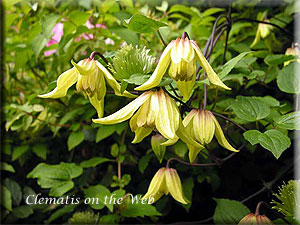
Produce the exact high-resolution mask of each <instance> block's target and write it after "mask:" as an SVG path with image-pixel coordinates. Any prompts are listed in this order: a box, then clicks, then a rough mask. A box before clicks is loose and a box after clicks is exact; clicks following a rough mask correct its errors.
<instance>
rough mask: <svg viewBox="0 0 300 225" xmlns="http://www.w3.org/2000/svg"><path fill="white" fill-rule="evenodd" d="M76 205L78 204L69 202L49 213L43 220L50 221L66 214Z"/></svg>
mask: <svg viewBox="0 0 300 225" xmlns="http://www.w3.org/2000/svg"><path fill="white" fill-rule="evenodd" d="M76 206H78V205H77V204H69V205H66V206H64V207H63V208H60V209H58V210H56V211H55V212H54V213H52V214H51V216H50V217H49V218H48V219H47V220H45V223H46V224H49V223H51V222H52V221H54V220H56V219H58V218H60V217H62V216H64V215H66V214H68V213H71V212H73V211H74V209H75V208H76Z"/></svg>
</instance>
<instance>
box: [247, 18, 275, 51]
mask: <svg viewBox="0 0 300 225" xmlns="http://www.w3.org/2000/svg"><path fill="white" fill-rule="evenodd" d="M264 22H270V20H268V19H264ZM272 29H273V27H272V26H271V25H269V24H265V23H259V24H258V27H257V31H256V35H255V38H254V40H253V42H252V44H251V45H250V48H253V46H254V45H256V44H257V43H258V42H259V41H260V39H261V38H262V39H265V38H266V37H267V36H268V35H269V34H270V32H271V30H272Z"/></svg>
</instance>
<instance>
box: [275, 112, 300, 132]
mask: <svg viewBox="0 0 300 225" xmlns="http://www.w3.org/2000/svg"><path fill="white" fill-rule="evenodd" d="M274 121H275V123H276V126H278V127H280V128H283V129H288V130H300V111H297V112H291V113H288V114H286V115H282V116H279V117H275V118H274Z"/></svg>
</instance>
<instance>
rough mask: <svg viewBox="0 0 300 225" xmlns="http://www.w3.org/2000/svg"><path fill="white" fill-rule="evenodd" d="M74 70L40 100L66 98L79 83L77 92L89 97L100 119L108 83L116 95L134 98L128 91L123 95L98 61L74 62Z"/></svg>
mask: <svg viewBox="0 0 300 225" xmlns="http://www.w3.org/2000/svg"><path fill="white" fill-rule="evenodd" d="M72 64H73V66H74V67H73V68H72V69H69V70H67V71H65V72H64V73H62V74H61V75H60V76H59V77H58V79H57V87H56V88H55V89H54V90H52V91H51V92H49V93H47V94H43V95H39V97H40V98H61V97H64V96H66V94H67V91H68V89H69V88H70V87H71V86H72V85H73V84H75V83H76V82H77V84H76V89H77V91H82V92H83V93H84V94H85V95H87V96H88V98H89V100H90V102H91V104H92V105H93V107H94V108H95V109H96V110H97V113H98V117H102V116H103V112H104V97H105V94H106V84H105V80H106V82H107V83H108V84H109V85H110V86H111V87H112V89H113V90H114V92H115V94H116V95H119V96H126V97H129V98H134V97H136V95H133V94H131V93H129V92H127V91H125V92H124V93H123V94H122V93H121V86H120V84H119V83H118V82H117V81H116V80H115V79H114V77H113V76H112V75H111V74H110V72H109V71H108V70H107V69H106V68H105V67H104V66H103V65H102V64H101V63H99V62H98V61H95V60H94V59H91V58H87V59H84V60H81V61H80V62H79V63H78V64H76V63H74V62H73V61H72Z"/></svg>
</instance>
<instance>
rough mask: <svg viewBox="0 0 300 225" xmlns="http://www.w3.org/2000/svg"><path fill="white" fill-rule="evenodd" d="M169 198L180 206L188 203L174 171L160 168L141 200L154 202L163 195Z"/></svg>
mask: <svg viewBox="0 0 300 225" xmlns="http://www.w3.org/2000/svg"><path fill="white" fill-rule="evenodd" d="M169 193H170V194H171V196H172V197H173V198H174V199H175V200H176V201H178V202H180V203H182V204H188V203H189V201H188V200H186V198H185V197H184V195H183V190H182V185H181V180H180V178H179V176H178V173H177V171H176V170H175V169H172V168H164V167H163V168H161V169H159V170H158V171H157V172H156V174H155V175H154V177H153V178H152V180H151V182H150V185H149V188H148V191H147V193H146V194H145V195H144V196H143V198H142V199H146V198H154V201H153V202H156V201H157V200H158V199H159V198H160V197H161V196H162V195H163V194H165V195H168V194H169Z"/></svg>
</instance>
